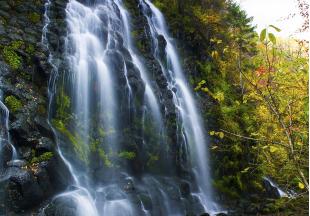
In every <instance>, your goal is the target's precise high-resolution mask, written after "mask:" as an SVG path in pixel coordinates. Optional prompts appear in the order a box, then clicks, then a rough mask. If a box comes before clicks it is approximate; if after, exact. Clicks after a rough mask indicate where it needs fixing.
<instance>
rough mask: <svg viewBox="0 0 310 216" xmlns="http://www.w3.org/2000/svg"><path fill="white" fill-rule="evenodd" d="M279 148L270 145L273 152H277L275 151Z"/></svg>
mask: <svg viewBox="0 0 310 216" xmlns="http://www.w3.org/2000/svg"><path fill="white" fill-rule="evenodd" d="M277 150H278V148H277V147H275V146H270V147H269V151H270V152H271V153H273V152H275V151H277Z"/></svg>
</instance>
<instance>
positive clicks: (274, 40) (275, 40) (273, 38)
mask: <svg viewBox="0 0 310 216" xmlns="http://www.w3.org/2000/svg"><path fill="white" fill-rule="evenodd" d="M268 38H269V40H270V41H271V42H272V43H273V44H276V43H277V39H276V37H275V36H274V34H272V33H269V34H268Z"/></svg>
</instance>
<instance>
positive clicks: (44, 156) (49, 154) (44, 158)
mask: <svg viewBox="0 0 310 216" xmlns="http://www.w3.org/2000/svg"><path fill="white" fill-rule="evenodd" d="M53 156H54V154H53V152H45V153H43V154H41V155H40V156H38V157H33V158H32V159H31V162H30V163H31V164H34V163H40V162H42V161H48V160H50V159H51V158H52V157H53Z"/></svg>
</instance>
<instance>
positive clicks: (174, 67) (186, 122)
mask: <svg viewBox="0 0 310 216" xmlns="http://www.w3.org/2000/svg"><path fill="white" fill-rule="evenodd" d="M140 3H141V4H142V5H143V8H144V12H145V13H144V14H145V16H146V17H147V20H148V24H149V27H150V30H151V35H152V40H153V46H154V48H153V49H154V56H155V58H156V59H157V60H158V62H159V63H160V65H161V67H162V70H163V71H165V75H166V77H167V80H168V81H169V88H170V89H173V88H177V89H178V91H177V93H175V94H174V100H175V103H176V104H177V107H178V109H179V112H180V114H181V117H182V121H183V124H182V126H183V127H184V131H185V134H186V138H187V139H186V141H185V142H188V143H187V144H186V145H188V148H189V149H190V151H191V154H192V158H193V159H195V160H194V164H195V166H196V167H194V173H195V174H196V179H197V181H198V185H199V187H200V190H201V191H200V194H199V195H200V197H201V199H202V201H203V203H204V206H205V208H206V209H207V210H208V211H217V210H218V207H217V206H216V204H215V203H214V202H213V200H212V196H213V193H212V188H211V178H210V174H209V167H208V154H207V142H206V138H205V135H204V129H203V126H202V123H201V119H200V117H199V116H198V111H197V109H196V107H195V102H194V99H193V96H192V95H191V93H190V90H189V87H188V86H187V84H186V81H185V78H184V75H183V72H182V69H181V64H180V60H179V57H178V54H177V52H176V48H175V47H174V46H173V39H172V38H171V37H170V36H169V34H168V32H167V27H166V24H165V20H164V17H163V15H162V14H161V12H160V11H159V10H158V9H157V8H156V7H155V6H154V5H153V4H152V3H151V2H150V1H148V0H145V1H144V0H141V1H140ZM149 10H150V11H151V13H149ZM158 36H163V37H164V39H165V41H166V48H165V58H162V56H161V54H160V53H159V47H158V39H157V38H158Z"/></svg>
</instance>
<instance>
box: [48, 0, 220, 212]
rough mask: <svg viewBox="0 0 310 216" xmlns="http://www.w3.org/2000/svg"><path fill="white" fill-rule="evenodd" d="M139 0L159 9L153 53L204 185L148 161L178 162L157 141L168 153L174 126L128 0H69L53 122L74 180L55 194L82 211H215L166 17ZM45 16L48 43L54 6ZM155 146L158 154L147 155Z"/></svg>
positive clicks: (53, 83) (202, 144) (53, 85)
mask: <svg viewBox="0 0 310 216" xmlns="http://www.w3.org/2000/svg"><path fill="white" fill-rule="evenodd" d="M49 4H51V2H50V1H48V2H47V4H46V9H48V6H49ZM140 4H142V5H143V6H144V9H145V10H146V8H149V7H150V8H151V12H152V13H146V17H147V19H148V25H149V28H150V29H151V33H152V38H151V39H152V42H153V44H154V57H155V59H156V60H157V61H158V63H159V64H160V65H161V69H162V72H163V73H164V74H165V79H166V80H167V82H168V87H169V89H170V90H171V91H172V90H173V89H177V91H175V92H176V93H174V95H173V102H174V106H175V107H176V108H177V110H178V114H179V118H178V125H179V126H178V129H177V130H178V137H179V138H180V140H179V141H180V143H183V144H184V145H185V146H184V148H185V149H187V151H189V152H190V154H191V155H188V157H189V158H192V159H193V164H194V167H193V170H192V173H194V174H196V179H197V183H195V182H188V180H182V179H180V178H179V177H178V178H176V177H173V176H172V174H173V173H174V171H171V173H172V174H171V176H167V177H165V176H157V175H155V174H153V173H152V171H149V170H147V169H146V168H145V167H146V166H148V164H149V163H151V162H152V160H153V161H155V162H156V163H158V164H163V165H164V166H166V169H167V170H168V171H170V170H169V168H168V167H169V165H170V163H171V161H169V160H167V161H158V160H163V159H161V158H158V155H155V153H158V152H156V151H157V150H158V149H156V148H159V149H160V152H161V154H160V155H163V152H164V154H166V155H167V154H169V153H168V152H167V151H166V150H167V148H168V147H167V145H168V144H167V143H166V136H167V134H166V127H167V125H166V122H165V121H164V116H165V113H163V112H165V111H164V110H163V109H162V104H161V101H160V97H161V95H160V93H159V92H158V88H159V87H158V86H157V84H156V83H155V82H153V81H151V78H150V77H151V76H150V71H148V70H147V69H146V67H145V65H144V60H143V59H142V58H141V56H140V54H139V53H138V51H137V50H136V48H135V45H134V44H135V43H134V41H133V40H132V37H131V31H132V30H131V28H130V22H131V20H130V14H129V13H128V12H127V10H126V9H125V7H124V6H123V4H122V2H121V0H105V1H95V3H89V2H86V3H80V2H78V1H76V0H70V1H69V2H68V4H67V6H66V23H67V26H68V29H67V35H66V37H65V47H64V50H65V52H64V57H65V59H64V60H62V61H63V62H61V61H60V62H59V60H58V61H56V60H55V61H54V60H53V59H54V56H53V54H52V53H51V55H50V63H51V65H52V66H53V74H52V76H51V79H50V86H49V97H50V111H49V121H50V122H51V125H52V126H53V128H54V132H55V135H56V141H57V148H58V152H59V155H60V156H61V158H62V159H63V161H64V162H65V164H66V165H67V166H68V168H69V170H70V172H71V175H72V177H73V181H72V185H71V186H70V187H68V190H67V191H65V192H63V193H61V194H59V195H57V196H56V197H54V201H55V202H56V203H57V202H60V201H63V202H65V203H67V202H68V203H72V202H73V203H74V204H75V206H76V208H75V214H76V215H80V216H84V215H92V216H97V215H111V216H112V215H115V216H122V215H124V216H134V215H185V214H186V212H191V211H192V210H193V211H194V212H196V213H197V214H198V213H203V212H206V211H207V212H210V213H212V212H214V211H215V210H216V205H215V204H214V202H213V201H212V190H211V187H210V181H211V180H210V177H209V168H208V166H207V164H208V155H207V146H206V144H207V143H206V139H205V137H204V129H203V126H202V123H201V119H200V117H199V116H198V112H197V109H196V107H195V103H194V99H193V96H192V95H191V92H190V90H189V87H188V86H187V84H186V81H185V77H184V76H183V72H182V68H181V65H180V62H179V58H178V56H177V52H176V49H175V47H174V46H173V40H172V39H171V38H170V37H169V35H168V32H167V30H166V26H165V22H164V19H163V16H162V14H161V13H160V12H159V11H158V10H157V9H156V8H155V7H154V6H153V5H152V4H151V3H150V2H148V1H146V2H144V1H141V2H140ZM143 12H145V11H144V10H143ZM45 20H46V25H45V26H44V29H43V39H42V41H43V43H47V42H48V41H47V37H46V33H47V31H48V25H49V23H50V19H49V18H48V16H47V12H46V14H45ZM158 35H163V36H164V38H165V40H166V42H167V45H166V53H165V58H166V61H163V60H162V59H163V58H161V56H160V53H159V47H158V43H157V39H156V38H157V36H158ZM47 48H48V45H47ZM172 92H174V91H172ZM150 134H151V135H153V136H154V138H153V139H150V138H149V136H150ZM150 149H152V150H153V149H155V153H152V152H151V153H149V152H148V150H150ZM152 154H154V155H152ZM186 154H188V153H187V152H186ZM166 158H169V157H166ZM194 159H195V160H194ZM150 161H151V162H150ZM157 161H158V162H157ZM171 164H173V163H171ZM158 166H159V165H158ZM146 170H147V171H148V172H146ZM161 174H162V173H161ZM165 174H166V173H165ZM187 184H188V185H191V186H192V187H193V188H195V186H197V185H198V188H199V189H198V193H194V192H192V193H191V194H187V193H186V190H185V192H181V191H180V185H187ZM181 193H182V194H181ZM184 193H185V194H184ZM184 197H186V198H184ZM200 203H203V206H202V205H201V204H200ZM191 205H192V206H193V207H190V206H191ZM60 208H61V207H60ZM191 208H192V209H191ZM201 208H204V209H201ZM45 209H46V208H45ZM44 211H45V210H44Z"/></svg>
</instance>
